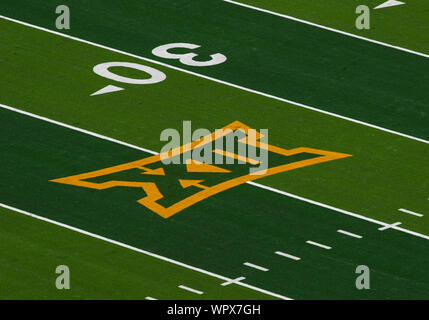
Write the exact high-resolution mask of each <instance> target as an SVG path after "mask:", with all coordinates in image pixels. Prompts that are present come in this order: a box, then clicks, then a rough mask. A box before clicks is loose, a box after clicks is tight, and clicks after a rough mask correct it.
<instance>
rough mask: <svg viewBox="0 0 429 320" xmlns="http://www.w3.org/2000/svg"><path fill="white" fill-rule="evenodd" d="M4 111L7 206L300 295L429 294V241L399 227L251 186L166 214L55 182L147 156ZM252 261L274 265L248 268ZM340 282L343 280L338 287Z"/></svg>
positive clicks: (112, 192) (108, 193)
mask: <svg viewBox="0 0 429 320" xmlns="http://www.w3.org/2000/svg"><path fill="white" fill-rule="evenodd" d="M0 116H1V119H2V124H4V125H3V126H2V131H1V135H0V137H1V138H0V143H1V145H2V148H3V150H4V151H5V156H4V157H2V158H1V160H0V168H1V172H0V176H1V177H2V181H4V182H5V183H3V184H2V185H1V187H0V194H1V202H3V203H6V204H9V205H11V206H13V207H17V208H20V209H22V210H26V211H28V212H34V213H36V214H39V215H41V216H44V217H47V218H50V219H53V220H55V221H58V222H61V223H65V224H68V225H71V226H75V227H77V228H81V229H83V230H87V231H89V232H92V233H95V234H99V235H101V236H104V237H107V238H110V239H114V240H116V241H120V242H123V243H126V244H129V245H132V246H135V247H138V248H142V249H145V250H148V251H151V252H154V253H157V254H160V255H163V256H167V257H169V258H172V259H175V260H178V261H182V262H184V263H187V264H190V265H194V266H198V267H200V268H203V269H206V270H212V271H213V272H216V273H218V274H222V275H225V276H227V277H229V278H236V277H239V276H244V277H245V278H246V283H250V284H252V285H256V286H258V287H262V288H264V289H266V290H270V291H273V292H276V293H279V294H284V295H287V296H292V297H294V298H299V299H302V298H320V299H322V298H356V299H357V298H387V297H389V298H404V297H414V298H425V297H428V295H429V292H428V289H427V288H428V283H429V279H428V275H427V273H426V270H424V268H421V265H425V264H426V263H427V262H429V261H428V259H429V257H428V255H427V241H426V240H423V239H420V238H416V237H412V236H410V235H406V234H402V233H399V232H397V231H393V230H386V231H383V232H380V231H378V230H377V226H375V225H374V224H372V223H368V222H365V221H361V220H358V219H355V218H352V217H349V216H342V215H337V214H333V212H331V211H329V210H327V209H324V208H320V207H316V206H312V205H308V204H306V203H304V202H302V201H298V200H295V199H289V198H285V197H284V196H281V195H278V194H275V193H272V192H269V191H266V190H261V189H257V188H255V187H253V186H250V185H242V186H240V187H237V188H235V189H232V190H228V191H226V192H223V193H221V194H218V195H216V196H214V197H212V198H209V199H207V200H204V201H202V202H200V203H198V204H197V205H194V206H192V207H190V208H188V209H186V210H184V211H182V212H181V213H179V214H177V215H175V216H173V217H172V218H169V219H167V220H166V219H163V218H161V217H159V216H158V215H156V214H154V213H152V212H150V211H149V210H147V209H146V208H145V207H142V206H141V205H140V204H138V203H137V202H136V200H137V199H139V198H141V197H142V196H144V194H142V193H143V192H142V191H141V190H139V189H135V190H134V189H132V188H112V189H108V190H104V191H97V190H91V189H86V188H78V187H73V186H67V185H62V184H56V183H52V182H49V180H50V179H52V178H54V177H58V176H64V175H65V174H66V172H71V171H74V172H77V170H79V171H80V172H82V171H88V170H93V169H94V168H100V167H104V166H109V165H112V164H117V163H121V162H124V161H131V160H136V159H139V158H142V157H144V156H147V154H145V153H143V152H140V151H138V150H135V149H131V148H127V147H125V146H122V145H119V144H115V143H112V142H109V141H105V140H101V139H97V138H95V137H92V136H88V135H85V134H83V133H81V132H76V131H72V130H69V129H66V128H63V127H59V126H56V125H54V124H50V123H46V122H43V121H40V120H38V119H33V118H30V117H27V116H24V115H21V114H18V113H14V112H11V111H7V110H2V111H0ZM17 128H20V129H19V130H16V129H17ZM14 130H15V131H14ZM35 133H37V134H35ZM171 181H172V183H173V181H174V179H172V180H171ZM340 228H341V229H346V230H353V231H354V232H356V233H358V234H361V235H364V239H359V240H357V239H348V238H347V239H344V237H342V236H341V235H338V233H337V232H336V230H338V229H340ZM308 239H317V240H318V241H320V242H323V243H329V244H331V245H332V246H333V249H332V250H320V249H319V248H315V247H313V246H308V245H307V244H306V243H305V242H306V241H307V240H308ZM276 250H279V251H282V252H288V251H293V252H294V254H296V255H297V256H299V257H301V258H302V261H300V263H299V266H298V265H297V264H296V262H294V261H285V259H284V258H283V257H279V256H278V255H276V254H274V253H273V252H274V251H276ZM399 256H400V257H401V259H397V257H399ZM415 256H419V259H414V258H415ZM246 261H251V262H252V263H254V264H259V265H264V266H265V267H266V268H269V271H268V272H263V273H261V272H260V271H258V270H252V269H250V268H246V267H245V266H243V263H244V262H246ZM404 261H407V263H406V264H404ZM360 264H366V265H369V266H370V268H371V270H372V281H373V282H372V283H373V286H374V288H375V289H377V290H373V291H371V290H368V291H365V292H362V291H360V290H357V289H356V288H355V287H354V283H355V277H356V274H355V268H356V266H357V265H360ZM334 279H335V281H336V283H337V285H336V286H335V287H333V286H331V285H330V284H332V281H333V280H334ZM198 288H199V289H201V290H202V288H201V287H198ZM202 291H204V290H202ZM204 292H205V291H204Z"/></svg>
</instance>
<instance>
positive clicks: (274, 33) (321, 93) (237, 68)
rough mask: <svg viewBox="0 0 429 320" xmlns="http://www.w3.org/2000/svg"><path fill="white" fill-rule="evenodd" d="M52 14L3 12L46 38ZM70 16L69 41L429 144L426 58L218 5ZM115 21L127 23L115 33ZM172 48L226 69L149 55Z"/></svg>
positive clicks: (97, 6) (17, 7)
mask: <svg viewBox="0 0 429 320" xmlns="http://www.w3.org/2000/svg"><path fill="white" fill-rule="evenodd" d="M54 7H56V3H55V2H54V1H52V0H51V1H44V2H43V3H41V2H40V3H39V2H32V3H28V2H27V1H8V2H7V6H6V4H4V7H3V8H1V12H3V14H4V15H6V16H9V17H12V18H17V19H20V20H24V21H28V22H30V23H34V24H36V25H39V26H43V27H47V28H51V29H52V28H53V19H54V17H53V14H52V8H54ZM73 11H74V15H73V17H74V23H73V26H72V28H71V29H70V31H67V33H68V34H71V35H75V36H78V37H81V38H83V39H86V40H89V41H93V42H96V43H101V44H104V45H108V46H111V47H113V48H117V49H120V50H124V51H127V52H130V53H134V54H139V55H143V56H147V57H151V58H156V59H157V60H161V61H163V62H167V63H169V64H172V65H174V66H180V67H183V68H185V69H188V70H192V71H197V72H198V73H202V74H205V75H209V76H212V77H215V78H217V79H221V80H225V81H228V82H231V83H234V84H238V85H242V86H244V87H248V88H251V89H255V90H258V91H262V92H265V93H268V94H273V95H276V96H279V97H283V98H287V99H290V100H292V101H296V102H299V103H303V104H305V105H309V106H313V107H316V108H319V109H323V110H326V111H329V112H333V113H337V114H341V115H344V116H347V117H350V118H354V119H358V120H361V121H364V122H368V123H371V124H375V125H378V126H381V127H385V128H388V129H391V130H395V131H398V132H402V133H405V134H410V135H412V136H417V137H420V138H423V139H425V140H427V139H428V137H429V131H428V129H427V125H426V123H427V121H428V116H427V114H428V107H427V104H426V101H427V100H428V99H429V93H428V91H427V90H426V88H425V83H427V82H428V81H429V78H428V77H429V76H428V74H429V72H428V71H429V62H428V59H426V58H424V57H419V56H413V55H410V54H408V53H406V52H400V51H397V50H393V49H391V48H387V47H382V46H380V45H377V44H373V43H369V42H365V41H362V40H359V39H354V38H350V37H347V36H344V35H341V34H336V33H333V32H330V31H327V30H322V29H317V28H314V27H313V26H309V25H305V24H302V23H299V22H295V21H291V20H286V19H283V18H281V17H276V16H272V15H268V14H265V13H263V12H258V11H252V10H249V9H248V8H243V7H239V6H233V5H231V4H229V3H226V2H223V1H218V0H212V1H189V0H181V1H177V2H175V3H171V1H167V0H164V1H157V2H156V3H147V2H145V3H142V2H140V1H128V2H127V3H126V4H123V5H121V6H120V7H118V6H117V4H116V2H114V1H101V0H98V1H91V3H90V4H87V3H86V2H85V3H84V2H83V1H77V2H74V4H73ZM94 12H97V18H96V19H94V16H93V13H94ZM142 12H144V15H142V14H141V13H142ZM207 12H213V14H211V15H207V14H206V13H207ZM122 17H127V19H128V21H130V23H127V24H124V23H121V21H122V19H123V18H122ZM184 21H186V23H185V22H184ZM106 29H108V30H109V32H106ZM172 42H189V43H195V44H198V45H201V46H202V48H201V49H199V50H198V51H197V52H198V53H199V54H200V55H201V59H203V58H204V57H207V56H208V55H210V54H213V53H216V52H221V53H223V54H225V55H226V56H227V57H228V60H227V62H226V63H223V64H221V65H217V66H214V67H208V68H201V67H200V68H196V67H189V66H185V65H183V64H181V63H180V62H178V61H176V60H169V59H162V58H158V57H155V56H153V55H152V54H151V51H152V49H153V48H155V47H157V46H159V45H162V44H166V43H172Z"/></svg>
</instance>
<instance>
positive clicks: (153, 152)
mask: <svg viewBox="0 0 429 320" xmlns="http://www.w3.org/2000/svg"><path fill="white" fill-rule="evenodd" d="M0 108H4V109H7V110H10V111H14V112H17V113H21V114H24V115H26V116H29V117H32V118H36V119H39V120H43V121H46V122H49V123H53V124H56V125H58V126H61V127H65V128H68V129H71V130H75V131H79V132H82V133H85V134H88V135H91V136H94V137H97V138H99V139H103V140H107V141H111V142H114V143H118V144H121V145H124V146H126V147H130V148H133V149H137V150H141V151H144V152H148V153H151V154H158V153H157V152H155V151H152V150H149V149H145V148H141V147H137V146H135V145H132V144H129V143H126V142H123V141H120V140H116V139H113V138H110V137H106V136H104V135H101V134H98V133H94V132H91V131H88V130H85V129H81V128H78V127H74V126H71V125H68V124H65V123H62V122H59V121H55V120H52V119H49V118H46V117H42V116H39V115H36V114H34V113H30V112H27V111H23V110H20V109H17V108H13V107H10V106H7V105H5V104H1V103H0ZM247 183H248V184H250V185H253V186H255V187H258V188H262V189H265V190H269V191H272V192H275V193H279V194H282V195H284V196H287V197H290V198H294V199H298V200H301V201H305V202H308V203H311V204H314V205H316V206H319V207H323V208H327V209H330V210H333V211H337V212H339V213H342V214H345V215H348V216H352V217H355V218H358V219H361V220H366V221H369V222H372V223H375V224H378V225H381V226H382V227H389V228H391V229H395V230H398V231H402V232H405V233H408V234H411V235H413V236H416V237H420V238H423V239H426V240H429V236H427V235H424V234H421V233H418V232H414V231H411V230H408V229H404V228H401V227H398V226H391V225H390V224H388V223H386V222H382V221H379V220H375V219H372V218H368V217H365V216H362V215H360V214H356V213H353V212H350V211H347V210H343V209H339V208H336V207H333V206H330V205H327V204H324V203H321V202H317V201H314V200H310V199H307V198H304V197H300V196H297V195H295V194H292V193H289V192H285V191H282V190H278V189H275V188H272V187H268V186H265V185H263V184H260V183H257V182H254V181H248V182H247Z"/></svg>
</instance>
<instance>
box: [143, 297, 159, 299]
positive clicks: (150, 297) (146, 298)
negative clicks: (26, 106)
mask: <svg viewBox="0 0 429 320" xmlns="http://www.w3.org/2000/svg"><path fill="white" fill-rule="evenodd" d="M145 299H146V300H158V299H155V298H152V297H146V298H145Z"/></svg>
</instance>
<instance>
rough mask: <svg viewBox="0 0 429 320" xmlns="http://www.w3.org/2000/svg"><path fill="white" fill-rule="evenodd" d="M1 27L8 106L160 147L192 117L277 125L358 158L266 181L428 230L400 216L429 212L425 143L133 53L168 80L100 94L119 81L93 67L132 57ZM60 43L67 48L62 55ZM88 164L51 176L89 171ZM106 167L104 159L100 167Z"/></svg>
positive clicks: (202, 123)
mask: <svg viewBox="0 0 429 320" xmlns="http://www.w3.org/2000/svg"><path fill="white" fill-rule="evenodd" d="M0 23H1V24H2V30H5V31H6V30H8V32H4V33H3V34H2V37H3V38H2V46H1V48H0V50H1V52H2V55H3V56H4V57H6V59H8V60H7V61H4V63H3V68H4V70H5V72H7V73H8V74H9V77H8V78H7V79H6V78H4V79H2V80H0V82H1V84H2V87H3V88H7V90H4V92H3V93H2V101H1V102H2V103H5V104H8V105H11V106H14V107H18V108H21V109H24V110H26V111H30V112H33V113H36V114H40V115H42V116H47V117H50V118H52V119H55V120H59V121H63V122H65V123H68V124H71V125H76V126H78V127H81V128H84V129H88V130H92V131H94V132H97V133H100V134H104V135H107V136H110V137H113V138H116V139H120V140H123V141H126V142H129V143H133V144H135V145H138V146H142V147H145V148H148V149H150V150H154V151H159V150H160V149H161V147H162V146H163V145H164V142H161V141H160V139H159V135H160V133H161V131H162V130H164V129H166V128H175V129H178V130H181V127H182V121H183V120H189V119H190V120H192V125H193V128H194V129H196V128H208V129H210V130H214V129H217V128H222V127H223V126H225V125H227V124H229V123H231V122H232V121H234V120H239V121H241V122H243V123H245V124H247V125H249V126H251V127H253V128H269V130H270V136H269V137H270V140H269V141H270V144H272V145H276V146H279V147H282V148H286V149H288V148H293V147H301V146H305V147H312V148H317V149H322V150H329V151H336V152H341V153H347V154H351V155H352V157H350V158H346V159H342V160H337V161H332V162H329V163H325V164H321V165H314V166H310V167H307V168H303V169H299V170H294V171H290V172H285V173H281V174H277V175H274V176H271V177H267V178H264V179H262V180H259V181H261V182H262V183H265V184H267V185H269V186H272V187H275V188H278V189H280V190H284V191H287V192H291V193H294V194H298V195H300V196H304V197H307V198H309V199H312V200H316V201H320V202H322V203H326V204H329V205H332V206H335V207H338V208H341V209H345V210H349V211H352V212H356V213H358V214H362V215H366V216H369V217H372V218H376V219H379V220H382V221H385V222H389V223H390V222H395V221H401V222H402V223H403V226H404V227H406V228H409V229H412V230H414V231H418V232H422V233H424V234H429V223H428V217H427V216H425V217H423V218H420V219H416V217H413V216H410V215H404V214H403V213H401V212H398V209H399V208H403V207H405V208H409V209H410V210H415V211H417V212H424V211H426V210H428V208H429V204H428V202H427V200H426V199H427V192H426V190H428V189H429V182H428V180H427V178H426V177H427V176H428V175H429V173H428V172H427V171H428V170H429V169H428V167H427V166H426V165H425V164H426V159H427V158H428V157H429V149H428V148H427V145H426V144H424V143H421V142H417V141H413V140H410V139H407V138H403V137H399V136H396V135H393V134H390V133H386V132H382V131H379V130H376V129H371V128H368V127H365V126H362V125H359V124H355V123H351V122H348V121H345V120H342V119H338V118H334V117H331V116H328V115H323V114H320V113H318V112H314V111H310V110H306V109H303V108H299V107H295V106H292V105H289V104H287V103H283V102H279V101H276V100H272V99H269V98H266V97H263V96H258V95H255V94H250V93H247V92H243V91H240V90H237V89H234V88H231V87H228V86H225V85H222V84H217V83H214V82H212V81H209V80H205V79H201V78H198V77H195V76H191V75H187V74H185V73H182V72H179V71H175V70H171V69H167V68H165V67H161V66H157V65H154V64H150V63H146V62H144V61H141V60H136V59H131V58H128V57H126V59H125V61H130V62H136V63H143V64H145V65H148V66H152V67H154V68H157V69H159V70H161V71H163V72H164V73H165V74H166V75H167V79H166V80H165V81H164V82H161V83H158V84H155V85H140V86H138V85H134V86H132V85H127V86H124V87H125V88H126V90H124V91H121V92H118V93H113V94H106V95H102V96H94V97H91V96H90V93H92V92H94V91H96V90H98V89H100V88H102V87H104V86H106V85H107V84H109V83H111V82H112V81H109V80H106V79H104V78H101V77H99V76H97V75H95V74H94V73H93V72H92V68H93V66H94V65H96V64H98V63H100V62H107V61H124V58H125V57H124V56H122V55H119V54H116V53H112V52H109V51H107V50H104V49H100V48H95V47H92V46H88V45H86V44H82V43H79V42H76V41H73V40H69V39H63V38H61V37H59V36H56V35H52V34H48V33H46V32H43V31H39V30H34V29H31V28H28V27H25V26H20V25H17V24H15V23H11V22H5V21H1V22H0ZM52 47H55V48H58V50H57V51H55V52H53V51H52V50H50V48H52ZM7 57H13V58H7ZM35 57H37V58H35ZM81 57H85V59H82V58H81ZM47 65H49V68H46V66H47ZM261 110H263V112H261ZM131 160H134V159H129V160H128V161H131ZM120 163H121V161H119V160H116V162H115V163H112V164H111V165H113V164H120ZM82 165H84V164H82ZM79 166H81V164H78V166H77V167H75V169H74V170H67V171H63V172H61V173H59V176H52V178H51V179H53V178H60V177H63V176H68V175H73V174H77V173H81V172H85V170H84V169H83V167H82V168H79ZM106 166H107V164H103V163H100V164H99V167H98V168H97V167H94V168H92V170H95V169H102V168H104V167H106ZM411 177H412V178H411Z"/></svg>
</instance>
